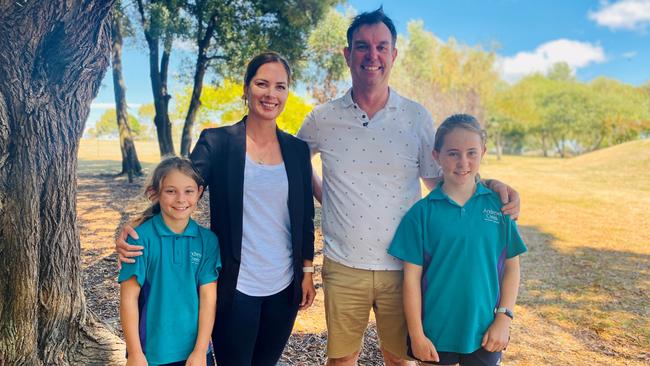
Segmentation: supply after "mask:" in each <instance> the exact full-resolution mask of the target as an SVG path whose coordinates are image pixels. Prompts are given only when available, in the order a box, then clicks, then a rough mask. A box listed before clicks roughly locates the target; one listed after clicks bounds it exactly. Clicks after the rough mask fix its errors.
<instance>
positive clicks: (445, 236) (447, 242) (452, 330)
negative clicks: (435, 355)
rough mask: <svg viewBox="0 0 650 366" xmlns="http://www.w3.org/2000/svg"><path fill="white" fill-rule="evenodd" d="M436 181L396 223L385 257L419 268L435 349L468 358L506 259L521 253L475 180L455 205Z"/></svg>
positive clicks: (517, 239)
mask: <svg viewBox="0 0 650 366" xmlns="http://www.w3.org/2000/svg"><path fill="white" fill-rule="evenodd" d="M441 186H442V184H439V185H438V187H436V189H434V190H433V191H432V192H431V193H429V195H428V196H427V197H425V198H423V199H422V200H420V201H418V202H417V203H416V204H415V205H414V206H413V207H412V208H411V209H410V210H409V211H408V212H407V213H406V215H405V216H404V218H403V219H402V221H401V223H400V225H399V227H398V228H397V231H396V233H395V237H394V238H393V241H392V243H391V245H390V248H389V249H388V252H389V253H390V254H392V255H394V256H395V257H397V258H399V259H401V260H403V261H406V262H409V263H413V264H416V265H419V266H422V267H423V268H422V309H423V314H422V325H423V328H424V333H425V334H426V336H427V338H429V339H430V340H431V341H432V342H433V344H434V346H435V347H436V349H437V350H438V351H442V352H457V353H471V352H474V351H476V350H477V349H479V348H480V347H481V340H482V338H483V335H484V334H485V332H486V331H487V329H488V327H489V326H490V324H492V321H493V320H494V308H495V307H496V306H497V304H498V302H499V295H500V284H501V278H502V275H503V267H504V262H505V259H506V258H512V257H515V256H517V255H519V254H521V253H523V252H525V251H526V246H525V244H524V242H523V240H522V239H521V236H520V235H519V231H518V230H517V225H516V223H515V222H514V221H513V220H511V219H510V217H508V216H505V215H503V214H502V213H501V206H502V204H501V201H500V199H499V197H498V195H497V194H496V193H494V192H492V191H490V190H489V189H487V188H486V187H485V186H484V185H483V184H481V183H478V184H477V187H476V192H475V193H474V195H473V196H472V197H471V198H470V199H469V200H468V201H467V202H466V203H465V205H464V206H460V205H458V204H457V203H456V202H454V201H453V200H452V199H451V198H449V196H447V195H446V194H445V193H444V192H443V190H442V188H441Z"/></svg>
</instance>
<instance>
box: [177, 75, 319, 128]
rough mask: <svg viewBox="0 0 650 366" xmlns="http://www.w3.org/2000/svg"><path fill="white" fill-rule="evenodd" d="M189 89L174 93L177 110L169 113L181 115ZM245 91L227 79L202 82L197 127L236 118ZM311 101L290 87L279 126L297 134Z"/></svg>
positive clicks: (224, 123)
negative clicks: (214, 84) (213, 83)
mask: <svg viewBox="0 0 650 366" xmlns="http://www.w3.org/2000/svg"><path fill="white" fill-rule="evenodd" d="M191 93H192V90H191V89H190V88H187V89H185V92H184V93H181V94H177V95H176V96H175V98H176V101H177V103H176V106H177V108H178V109H177V110H175V111H173V112H172V114H171V115H172V116H178V115H184V114H185V113H186V112H185V111H186V110H187V105H188V104H189V100H190V98H191ZM243 93H244V91H243V88H242V85H241V83H239V82H234V81H231V80H229V79H226V80H224V81H223V83H222V84H221V86H218V87H214V86H204V87H203V93H202V94H201V106H202V107H201V109H200V111H199V113H198V114H197V120H198V121H199V122H200V127H202V128H208V127H218V126H227V125H230V124H233V123H235V122H238V121H239V120H241V118H242V117H243V116H244V115H245V114H246V105H245V104H244V101H243V100H242V94H243ZM312 108H313V105H311V104H310V103H309V102H308V101H306V100H305V99H303V98H302V97H300V96H299V95H297V94H295V93H294V92H293V91H289V97H288V98H287V103H286V104H285V107H284V112H282V114H281V115H280V117H278V120H277V123H278V127H280V128H281V129H282V130H284V131H286V132H288V133H292V134H296V133H297V132H298V129H299V128H300V126H301V125H302V122H303V121H304V120H305V117H307V114H309V112H310V111H311V110H312Z"/></svg>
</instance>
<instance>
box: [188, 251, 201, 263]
mask: <svg viewBox="0 0 650 366" xmlns="http://www.w3.org/2000/svg"><path fill="white" fill-rule="evenodd" d="M190 261H191V262H192V264H199V263H201V253H199V252H190Z"/></svg>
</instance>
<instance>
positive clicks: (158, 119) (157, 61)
mask: <svg viewBox="0 0 650 366" xmlns="http://www.w3.org/2000/svg"><path fill="white" fill-rule="evenodd" d="M136 5H137V6H136V8H137V13H138V17H139V19H140V25H141V28H142V31H143V33H144V38H145V40H146V42H147V47H148V49H149V76H150V79H151V92H152V95H153V101H154V107H155V111H156V113H155V116H154V125H155V126H156V132H157V133H156V135H157V136H158V147H159V149H160V156H165V155H174V154H175V151H174V143H173V140H172V125H171V121H170V120H169V100H170V99H171V95H170V94H169V90H168V88H167V78H168V74H169V58H170V57H171V53H172V46H173V43H174V40H175V39H176V38H178V35H179V34H182V33H183V32H185V31H186V29H187V19H185V18H183V17H182V16H181V13H182V12H181V6H182V3H181V0H136ZM161 47H162V54H161V52H160V49H161Z"/></svg>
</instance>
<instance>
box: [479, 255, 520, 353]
mask: <svg viewBox="0 0 650 366" xmlns="http://www.w3.org/2000/svg"><path fill="white" fill-rule="evenodd" d="M518 292H519V256H516V257H513V258H510V259H506V263H505V268H504V272H503V282H502V284H501V300H500V301H499V306H498V307H505V308H508V309H509V310H511V311H512V310H514V307H515V303H516V302H517V293H518ZM511 322H512V319H510V317H508V316H507V315H505V314H503V313H497V314H495V316H494V321H493V322H492V325H490V327H489V328H488V330H487V332H485V335H484V336H483V342H482V343H481V346H482V347H483V348H484V349H485V350H486V351H489V352H500V351H503V350H504V349H505V347H506V346H507V345H508V340H509V339H510V323H511Z"/></svg>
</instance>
